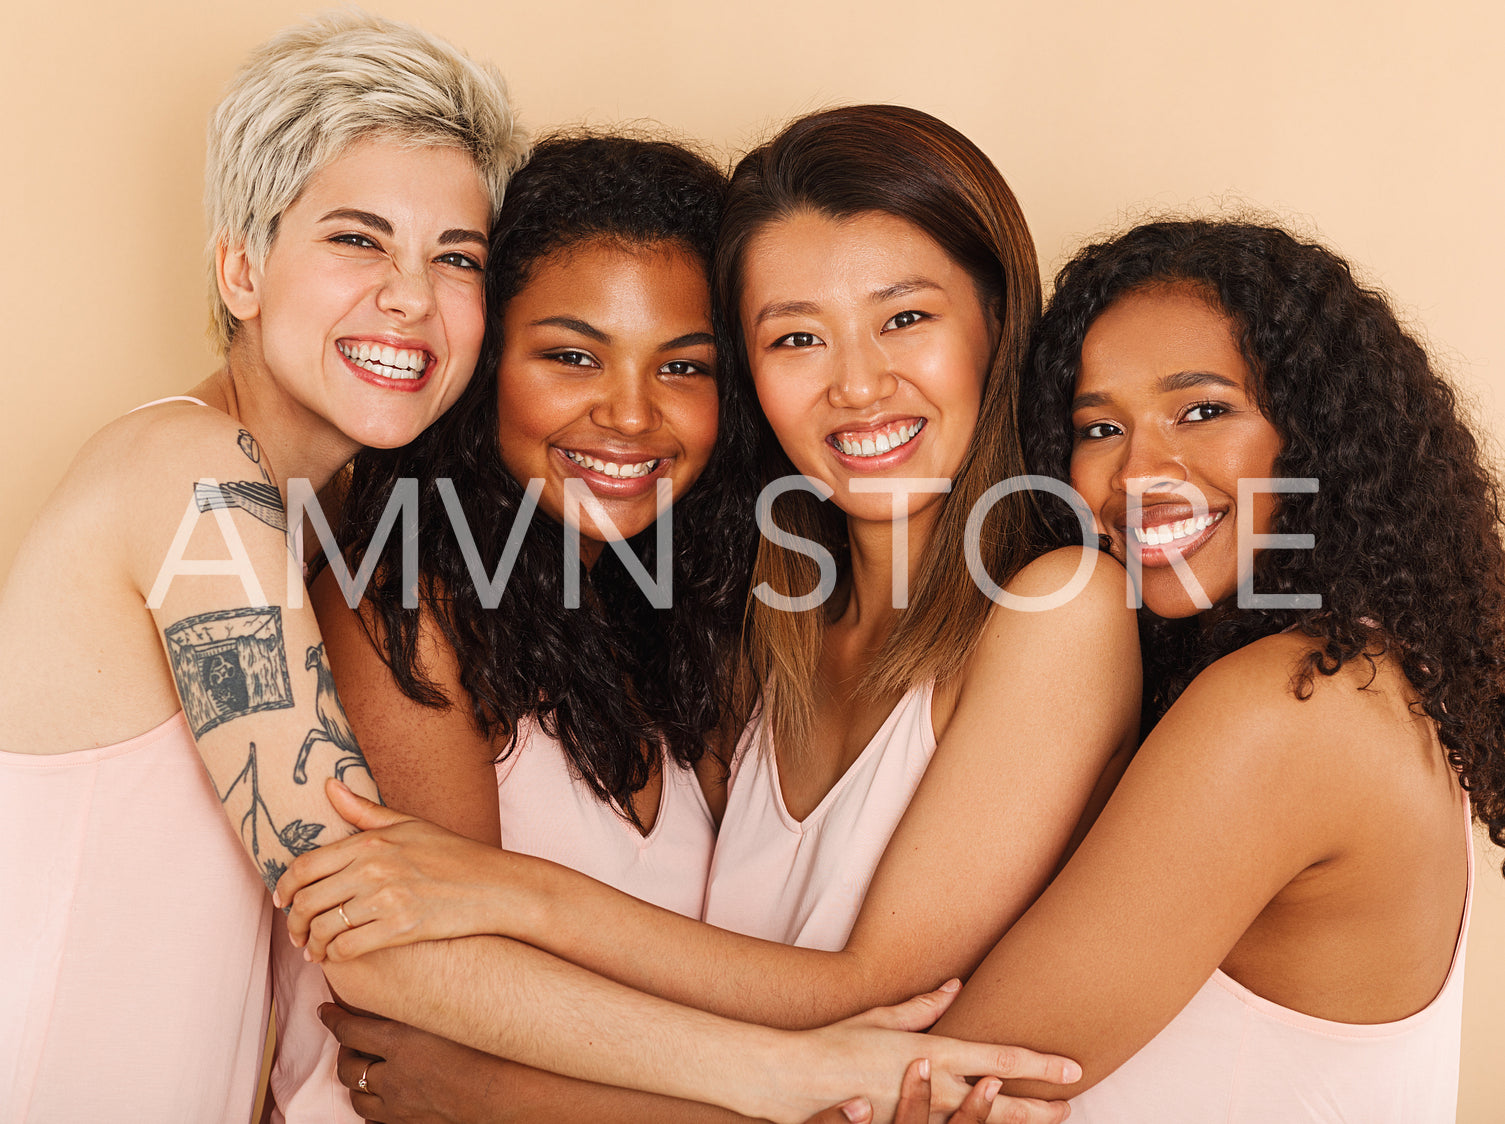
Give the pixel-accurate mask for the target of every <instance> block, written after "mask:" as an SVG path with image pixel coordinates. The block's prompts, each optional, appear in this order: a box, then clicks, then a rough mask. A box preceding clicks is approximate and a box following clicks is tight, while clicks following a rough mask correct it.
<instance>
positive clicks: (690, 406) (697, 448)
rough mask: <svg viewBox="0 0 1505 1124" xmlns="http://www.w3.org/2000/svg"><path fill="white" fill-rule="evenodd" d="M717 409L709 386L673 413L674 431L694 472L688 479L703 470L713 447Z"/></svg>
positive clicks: (712, 390) (713, 391)
mask: <svg viewBox="0 0 1505 1124" xmlns="http://www.w3.org/2000/svg"><path fill="white" fill-rule="evenodd" d="M707 381H709V380H707ZM720 408H721V403H720V400H719V398H718V396H717V394H716V388H715V386H714V385H709V386H707V387H705V388H704V389H703V390H699V391H697V392H696V393H695V394H693V395H691V396H689V398H688V400H687V401H685V402H684V403H682V404H681V406H680V407H679V409H677V410H676V411H675V415H676V416H675V421H674V429H675V433H676V434H677V435H678V437H679V443H680V447H681V448H682V449H683V450H684V457H685V463H686V466H687V467H688V468H689V469H690V470H691V471H692V472H693V473H694V476H692V477H691V480H693V479H694V477H695V476H699V475H700V473H701V472H702V470H704V468H705V466H706V462H707V461H709V460H710V459H711V451H712V450H713V449H714V448H715V447H716V433H717V430H718V429H719V418H718V415H719V411H720ZM687 483H688V482H687Z"/></svg>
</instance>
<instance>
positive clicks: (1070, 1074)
mask: <svg viewBox="0 0 1505 1124" xmlns="http://www.w3.org/2000/svg"><path fill="white" fill-rule="evenodd" d="M934 1042H935V1048H934V1049H933V1050H932V1051H931V1053H930V1057H931V1060H932V1061H933V1062H934V1063H935V1064H936V1065H939V1066H941V1067H942V1068H943V1069H945V1070H946V1071H947V1072H948V1073H954V1074H957V1075H959V1076H991V1077H1004V1078H1009V1077H1018V1078H1026V1079H1029V1080H1034V1081H1049V1082H1051V1083H1052V1084H1055V1085H1070V1084H1071V1083H1072V1082H1074V1081H1080V1080H1081V1079H1082V1067H1081V1066H1079V1065H1077V1064H1076V1062H1074V1061H1072V1060H1071V1059H1070V1058H1063V1057H1060V1056H1059V1055H1057V1054H1038V1053H1036V1052H1035V1051H1034V1050H1026V1049H1025V1048H1024V1047H1022V1046H985V1045H981V1044H979V1043H976V1042H960V1041H957V1040H956V1039H954V1038H940V1037H937V1038H935V1039H934Z"/></svg>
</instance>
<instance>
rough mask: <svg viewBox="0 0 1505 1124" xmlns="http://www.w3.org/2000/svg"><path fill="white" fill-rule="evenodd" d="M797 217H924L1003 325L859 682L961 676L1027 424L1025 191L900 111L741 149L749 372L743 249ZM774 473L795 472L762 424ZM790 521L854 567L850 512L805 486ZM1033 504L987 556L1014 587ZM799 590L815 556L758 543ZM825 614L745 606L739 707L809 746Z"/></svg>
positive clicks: (1013, 497) (849, 112)
mask: <svg viewBox="0 0 1505 1124" xmlns="http://www.w3.org/2000/svg"><path fill="white" fill-rule="evenodd" d="M799 212H814V213H815V214H819V215H824V216H828V217H830V218H834V219H843V218H848V217H851V216H853V215H859V214H863V213H870V212H882V213H884V214H889V215H893V216H895V217H896V218H900V219H903V220H905V221H906V222H910V223H913V224H914V225H915V226H916V227H918V228H919V229H920V230H922V231H924V232H925V233H926V234H927V235H929V236H930V237H931V238H932V239H934V241H935V242H936V244H937V245H939V246H940V247H941V248H942V249H943V250H945V252H946V253H947V254H948V255H949V256H950V257H951V259H952V260H953V261H955V262H956V263H957V264H958V265H959V266H961V267H962V268H963V269H965V270H966V271H967V273H968V274H969V275H970V276H971V278H972V281H973V283H974V284H975V285H976V287H977V293H978V297H979V299H980V300H982V302H983V303H984V305H985V306H987V307H988V308H989V309H990V311H991V312H992V313H993V315H994V316H995V317H996V319H997V323H998V327H999V337H998V338H999V342H998V347H997V350H996V351H995V352H994V355H993V360H992V363H991V365H990V366H989V369H988V372H987V377H986V381H985V383H984V386H983V394H982V404H981V407H980V409H979V413H978V420H977V427H976V429H975V431H974V433H973V437H972V443H971V447H970V448H969V449H968V450H967V453H966V455H965V457H964V458H963V460H962V464H961V467H960V468H959V469H958V471H957V474H956V478H955V479H954V480H953V482H952V489H951V492H950V494H949V495H948V496H946V497H945V499H944V500H943V504H942V508H941V513H940V517H939V519H938V521H937V524H936V529H935V533H934V535H933V536H932V538H931V541H930V543H929V545H928V547H927V548H926V550H925V551H924V554H923V556H922V557H921V559H920V560H919V564H918V566H917V567H916V570H915V576H914V578H913V579H912V581H911V590H910V598H909V607H908V608H907V609H904V610H901V611H900V616H899V620H898V622H897V624H896V625H895V627H894V629H893V631H892V632H891V633H890V634H889V636H888V638H887V639H886V640H885V641H884V643H883V646H882V648H881V649H879V651H878V653H877V655H876V658H875V659H874V660H873V663H872V670H871V671H870V672H869V673H868V675H867V677H866V678H865V680H864V681H863V683H862V684H861V685H860V687H859V690H860V692H862V693H863V694H864V695H865V696H867V697H870V698H877V697H882V696H884V695H889V694H892V693H896V692H901V691H905V690H908V689H910V688H911V687H914V686H916V685H918V684H920V683H925V682H928V681H930V680H945V679H948V678H950V677H951V676H953V675H954V674H956V673H957V672H958V671H959V670H960V669H961V668H962V666H963V665H964V664H965V663H966V661H967V659H968V657H969V656H970V655H971V652H972V649H973V647H974V645H976V643H977V640H978V637H979V636H980V635H981V633H982V626H983V623H984V621H985V620H986V619H987V615H988V610H989V608H990V607H991V602H990V601H989V599H988V596H987V594H986V593H984V592H983V591H982V589H981V588H980V587H979V585H978V583H977V582H975V581H974V580H973V579H972V576H971V574H970V572H969V571H968V568H967V563H966V554H965V549H964V547H965V533H966V526H967V519H968V515H969V514H970V512H971V511H972V508H973V506H974V505H975V504H977V502H978V501H979V499H981V497H982V496H983V493H984V492H986V491H987V490H988V489H989V488H990V487H992V486H993V485H994V484H996V483H998V482H1000V481H1002V480H1006V479H1008V478H1010V477H1012V476H1018V475H1022V474H1023V473H1024V472H1025V467H1024V456H1023V453H1022V451H1021V447H1020V440H1019V433H1018V393H1019V384H1020V373H1021V371H1022V369H1023V365H1024V362H1025V357H1026V355H1027V353H1028V349H1029V342H1030V335H1031V333H1032V332H1033V330H1034V327H1035V323H1036V321H1037V320H1038V319H1039V317H1040V270H1039V265H1038V263H1037V261H1036V258H1035V245H1034V241H1033V240H1032V239H1031V237H1030V233H1029V227H1028V226H1027V225H1026V224H1025V221H1024V215H1023V213H1022V212H1021V211H1020V209H1019V203H1018V201H1017V200H1016V199H1015V198H1014V193H1013V192H1012V191H1010V190H1009V186H1008V184H1007V183H1005V182H1004V179H1003V176H1002V175H1000V174H999V172H998V169H997V168H995V167H994V166H993V163H992V161H990V160H989V159H988V158H987V156H986V155H984V154H983V152H982V150H981V149H979V148H978V147H977V146H976V145H975V144H973V143H972V142H971V141H969V140H968V139H967V138H966V137H964V136H962V134H961V133H959V132H957V131H956V130H955V129H953V128H952V127H951V126H950V125H947V124H946V123H945V122H943V121H940V120H938V119H937V118H935V117H932V116H931V115H930V114H928V113H922V112H921V111H920V110H917V109H907V108H905V107H903V106H895V105H858V106H847V107H844V108H840V109H829V110H824V111H822V112H819V113H813V114H810V115H809V116H807V117H802V118H800V119H799V120H797V121H795V122H794V123H793V124H791V125H789V126H788V127H787V128H786V129H784V131H783V132H782V133H780V134H779V135H778V136H777V137H775V138H774V139H773V140H772V141H770V142H768V143H767V144H765V145H762V146H761V147H759V148H757V149H754V150H753V151H752V152H750V153H748V154H747V156H745V157H743V159H742V161H741V163H739V164H738V165H737V168H736V171H734V172H733V173H732V186H731V194H730V196H729V198H728V201H727V207H726V210H725V211H724V213H723V218H722V223H721V233H720V236H719V238H718V240H717V247H716V260H715V263H714V268H713V277H714V281H715V290H716V299H717V301H718V303H719V305H720V311H721V315H722V317H723V319H724V322H725V323H726V324H727V325H728V326H729V329H730V331H731V332H732V334H733V337H734V339H735V342H736V347H735V349H734V351H735V355H734V362H735V363H736V364H737V366H738V368H739V369H740V371H741V377H746V378H749V379H750V378H751V369H750V367H749V365H748V359H747V345H746V340H745V338H744V336H743V333H742V329H741V321H740V315H739V310H740V305H741V299H742V282H743V270H744V267H745V257H746V253H747V249H748V246H749V245H750V244H751V242H752V240H753V239H754V237H755V236H756V235H757V234H758V232H759V231H760V230H762V229H763V228H764V227H766V226H768V225H769V224H770V223H774V222H778V221H780V220H782V219H787V218H789V217H791V216H792V215H794V214H796V213H799ZM761 444H762V449H761V452H760V460H761V469H762V475H763V482H764V483H765V484H766V483H768V482H769V481H771V480H776V479H778V478H780V477H782V476H787V475H793V474H795V473H796V471H797V470H796V469H795V468H794V466H793V464H792V463H791V462H790V460H789V458H788V457H787V456H786V455H785V454H784V451H783V450H782V449H781V448H780V447H779V443H778V441H777V440H776V439H775V438H774V436H773V433H772V431H771V430H769V428H768V426H767V423H766V421H765V422H764V423H763V427H762V443H761ZM774 521H775V522H776V523H777V524H778V525H779V526H780V527H782V528H784V529H785V530H787V531H790V532H792V533H793V534H796V535H800V536H802V537H804V538H808V539H813V540H815V541H816V542H819V543H821V544H822V545H823V546H825V547H826V548H827V549H828V550H830V551H831V552H832V554H833V555H835V557H836V559H837V563H838V566H839V567H840V568H841V569H842V571H843V572H845V570H846V568H847V566H848V564H849V555H850V549H849V544H848V539H847V526H846V520H845V518H844V516H843V515H842V513H841V511H840V510H839V509H837V508H836V507H835V506H834V505H833V504H830V503H823V502H821V501H820V500H819V499H817V498H816V497H815V496H813V495H811V494H810V493H808V492H788V493H785V494H784V495H783V496H781V497H780V499H779V500H778V501H777V502H776V503H775V505H774ZM1046 541H1047V540H1046V535H1045V532H1044V528H1043V526H1042V523H1041V520H1040V517H1039V514H1038V511H1037V509H1036V505H1035V503H1034V500H1033V499H1032V497H1031V495H1030V493H1028V492H1022V491H1021V492H1014V493H1012V494H1010V495H1008V496H1006V497H1004V498H1003V499H1002V500H1001V501H999V502H998V503H997V504H996V505H995V506H994V507H993V509H992V511H991V513H990V515H989V517H988V518H987V519H986V520H985V521H984V523H983V533H982V538H981V542H980V544H979V545H980V547H981V558H982V561H983V564H984V565H985V567H986V569H987V571H988V574H989V576H990V577H991V578H992V579H993V581H995V582H997V583H998V584H999V585H1003V584H1004V583H1005V582H1007V581H1008V579H1009V578H1010V577H1012V576H1013V575H1014V574H1015V573H1016V572H1017V571H1018V570H1019V569H1020V567H1022V566H1023V565H1024V564H1025V563H1026V562H1028V561H1029V560H1030V559H1031V558H1033V557H1034V556H1035V555H1036V554H1038V553H1039V552H1040V550H1041V549H1042V548H1043V546H1042V544H1044V543H1045V542H1046ZM760 582H766V583H768V585H769V586H770V587H772V588H773V589H774V590H775V591H777V592H779V593H783V594H785V595H788V596H799V595H801V594H804V593H808V592H809V591H810V590H812V589H814V588H815V587H816V585H817V584H818V582H819V571H818V567H817V564H816V561H815V560H814V559H812V558H810V557H809V556H808V555H805V554H800V553H798V552H796V551H792V550H788V549H786V548H784V547H781V546H778V545H776V544H775V543H773V542H771V541H769V540H768V539H767V538H766V537H765V538H760V540H759V543H758V554H757V559H756V561H755V563H754V572H753V584H754V586H756V585H757V584H758V583H760ZM828 615H829V614H828V611H827V610H826V609H824V608H818V609H813V610H809V611H806V612H785V611H783V610H780V609H775V608H772V607H770V606H768V605H765V604H764V603H763V602H761V601H759V600H757V599H756V598H750V599H749V601H748V611H747V620H746V630H745V644H746V656H747V664H746V669H745V670H746V672H747V677H746V679H745V681H744V682H743V684H742V685H741V686H742V690H743V692H744V703H743V705H744V706H746V705H748V704H749V703H750V700H751V697H752V694H753V692H759V693H761V695H762V698H763V702H764V705H765V706H766V707H768V708H769V711H768V717H769V719H770V721H771V724H772V730H773V734H774V736H775V737H776V738H777V739H778V740H779V741H780V742H781V743H782V744H784V745H786V746H790V747H791V748H795V749H797V750H798V749H800V748H801V747H803V746H805V745H806V743H807V741H808V734H809V731H810V728H811V725H812V721H813V716H814V704H815V683H816V672H817V668H818V666H819V661H820V653H821V641H822V636H823V634H824V631H825V627H826V622H827V619H828Z"/></svg>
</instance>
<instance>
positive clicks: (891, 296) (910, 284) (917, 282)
mask: <svg viewBox="0 0 1505 1124" xmlns="http://www.w3.org/2000/svg"><path fill="white" fill-rule="evenodd" d="M938 289H940V286H939V285H937V284H936V283H935V282H934V281H932V280H930V278H928V277H909V278H906V279H905V280H903V281H895V282H894V283H893V284H892V285H885V286H884V287H883V288H881V289H875V290H874V291H873V294H872V296H870V297H868V300H870V301H871V302H872V303H873V304H882V303H883V302H884V301H891V300H895V299H897V298H898V297H907V296H909V294H910V293H921V292H925V291H926V290H938Z"/></svg>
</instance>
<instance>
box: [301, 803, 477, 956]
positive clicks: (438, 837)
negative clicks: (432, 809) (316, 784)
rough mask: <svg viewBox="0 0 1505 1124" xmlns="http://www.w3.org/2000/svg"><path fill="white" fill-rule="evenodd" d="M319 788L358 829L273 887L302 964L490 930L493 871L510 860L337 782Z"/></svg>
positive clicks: (318, 852)
mask: <svg viewBox="0 0 1505 1124" xmlns="http://www.w3.org/2000/svg"><path fill="white" fill-rule="evenodd" d="M325 787H326V791H327V792H328V795H329V799H330V802H331V803H332V804H333V805H334V808H335V811H337V812H338V813H339V814H340V815H341V817H343V818H344V819H345V820H346V822H348V823H350V824H351V825H352V826H353V827H357V828H360V829H361V830H360V833H359V834H357V835H352V836H350V837H349V838H348V839H342V840H340V841H339V842H337V843H330V844H328V845H326V846H323V847H320V848H318V849H317V850H313V851H309V852H307V853H305V854H302V855H300V856H298V858H297V859H296V860H294V861H293V863H292V864H291V865H290V866H289V867H288V868H287V870H286V872H284V873H283V875H282V877H281V879H279V880H278V882H277V889H276V892H275V894H274V896H273V900H274V901H275V902H276V904H277V905H278V906H279V907H280V906H284V905H286V906H289V909H288V915H287V928H288V933H289V935H290V936H291V937H292V940H293V944H294V945H297V946H300V947H302V948H303V953H304V958H305V959H308V960H313V961H319V960H323V959H324V958H325V957H328V958H329V959H330V960H335V961H340V960H351V959H354V958H355V957H357V956H361V955H363V954H365V953H367V952H373V951H375V950H376V949H379V948H389V947H391V946H394V945H402V944H413V943H415V942H417V941H431V940H442V939H444V938H448V937H464V936H470V935H472V934H475V933H486V932H492V931H494V930H493V929H492V928H490V927H488V917H489V916H494V915H495V914H494V911H495V910H496V909H497V908H499V907H501V906H502V904H503V903H502V902H501V901H500V900H499V899H500V894H499V891H498V888H497V886H496V884H495V882H496V881H497V880H499V879H500V871H499V870H493V869H492V868H494V867H500V866H501V865H502V864H504V863H505V862H506V861H507V855H506V853H505V852H504V851H500V850H498V849H497V848H495V847H488V846H486V845H485V844H483V843H477V842H476V841H475V840H473V839H467V838H465V837H464V836H463V835H456V834H454V833H453V832H450V831H446V830H445V829H444V828H442V827H438V826H436V825H434V824H431V823H428V822H427V821H424V820H420V819H416V818H414V817H412V816H409V815H406V814H404V813H402V812H396V811H393V810H392V809H390V808H384V807H382V806H381V805H380V804H375V803H372V802H371V801H369V800H366V799H364V798H362V797H360V796H357V795H356V794H355V793H353V792H351V791H350V790H349V789H348V788H346V787H345V786H344V785H342V784H340V783H339V782H338V781H334V780H331V781H328V782H327V783H326V786H325ZM488 874H491V875H494V876H495V877H494V878H493V879H490V880H488V878H487V875H488ZM482 883H485V884H486V885H485V887H484V888H483V886H482Z"/></svg>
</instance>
